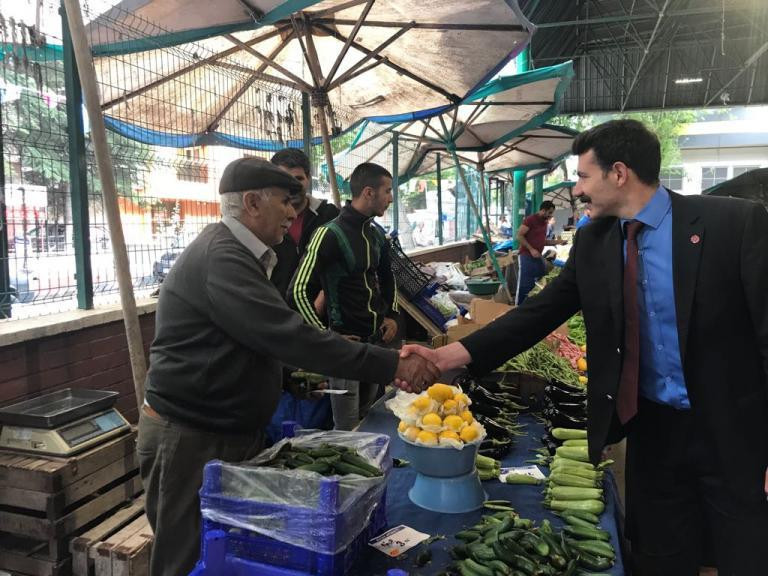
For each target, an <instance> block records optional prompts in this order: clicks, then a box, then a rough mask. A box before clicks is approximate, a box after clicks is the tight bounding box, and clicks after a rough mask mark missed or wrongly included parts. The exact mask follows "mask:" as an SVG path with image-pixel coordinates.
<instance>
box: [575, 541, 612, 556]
mask: <svg viewBox="0 0 768 576" xmlns="http://www.w3.org/2000/svg"><path fill="white" fill-rule="evenodd" d="M571 545H572V546H573V547H574V548H576V549H578V550H582V551H585V552H587V553H589V554H594V555H595V556H605V557H606V558H610V559H611V560H613V559H614V558H616V552H614V550H613V546H611V544H610V543H609V542H605V541H604V540H573V541H571Z"/></svg>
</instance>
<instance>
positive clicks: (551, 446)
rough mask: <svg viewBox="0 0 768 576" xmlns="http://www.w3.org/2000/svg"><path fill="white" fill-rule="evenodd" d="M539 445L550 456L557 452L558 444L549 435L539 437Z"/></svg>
mask: <svg viewBox="0 0 768 576" xmlns="http://www.w3.org/2000/svg"><path fill="white" fill-rule="evenodd" d="M541 443H542V444H543V445H544V447H545V448H546V449H547V452H549V454H550V456H551V455H552V454H554V453H555V450H557V447H558V443H557V441H556V440H555V438H554V437H553V436H550V435H549V434H542V435H541Z"/></svg>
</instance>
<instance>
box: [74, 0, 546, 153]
mask: <svg viewBox="0 0 768 576" xmlns="http://www.w3.org/2000/svg"><path fill="white" fill-rule="evenodd" d="M533 29H534V27H533V25H532V24H531V23H530V22H528V20H526V18H525V17H524V16H523V14H522V12H521V11H520V9H519V7H518V5H517V2H516V0H476V1H475V2H473V3H472V7H471V9H467V3H466V1H465V0H351V1H349V0H323V1H320V2H318V1H311V0H301V1H299V0H283V1H276V0H247V1H246V0H124V1H123V2H121V3H119V4H118V5H116V6H115V8H113V9H111V10H110V11H108V12H105V13H104V14H102V15H100V16H98V17H97V18H95V19H94V20H93V21H92V22H91V23H90V24H89V39H90V43H91V48H92V52H93V55H94V60H95V64H96V69H97V73H98V76H99V79H100V80H101V85H102V95H101V99H102V108H103V111H104V113H105V114H106V115H107V116H108V117H111V118H113V119H114V120H115V123H114V124H113V126H112V127H113V128H123V129H124V130H126V131H130V130H133V131H134V132H135V134H134V135H135V136H136V135H138V136H141V135H143V136H144V137H145V138H149V137H150V136H154V137H161V136H169V135H170V136H172V137H187V138H188V139H194V138H201V137H205V138H207V139H208V141H210V140H211V139H213V140H216V139H220V140H221V141H223V142H224V143H233V140H234V141H235V142H234V143H238V144H241V145H243V144H244V145H246V146H248V147H253V148H259V147H262V146H263V143H260V142H251V141H249V140H248V135H246V134H242V126H251V125H254V124H257V123H258V122H265V121H270V118H269V116H268V115H267V117H266V119H265V118H264V115H265V112H264V110H256V109H255V106H254V105H253V103H254V102H256V101H257V100H258V99H257V98H256V95H255V92H258V90H259V87H260V84H259V82H265V81H266V82H271V83H277V84H283V85H286V86H289V87H291V88H295V89H298V90H300V91H302V92H308V93H311V94H312V95H313V103H314V104H315V105H322V106H323V107H324V108H325V111H326V116H327V118H326V120H328V121H329V122H330V123H331V125H332V126H333V120H334V119H333V117H332V112H331V111H330V110H329V109H328V107H327V106H325V105H326V103H330V104H331V105H338V106H341V107H344V108H349V109H352V110H354V111H355V113H357V114H358V115H359V117H367V116H378V117H382V116H384V117H390V116H396V115H400V114H406V113H412V112H414V111H423V110H427V111H432V110H433V109H436V108H437V109H440V108H441V107H446V106H449V105H451V104H455V103H457V102H459V101H460V100H461V99H462V98H464V97H465V96H466V95H467V94H469V93H470V92H471V91H472V90H474V89H476V88H477V87H478V86H481V85H482V84H483V83H484V82H485V81H486V80H487V79H488V78H489V77H490V76H492V75H493V74H494V73H495V72H496V71H497V70H498V69H499V68H500V67H501V66H502V65H503V64H504V63H506V62H507V61H508V60H509V59H510V58H511V57H513V56H515V55H516V54H517V53H518V52H519V51H521V50H522V49H523V48H524V47H525V46H526V45H527V43H528V42H529V40H530V36H531V33H532V32H533ZM169 47H174V48H173V49H169ZM157 63H160V64H161V65H160V66H158V65H157ZM468 63H471V65H468ZM269 112H270V113H272V116H273V118H272V120H274V121H275V122H277V115H278V113H279V115H280V119H281V122H280V123H281V125H282V128H283V132H284V133H283V134H281V138H282V143H289V142H290V141H291V140H294V139H295V140H300V137H301V129H302V126H301V121H300V114H298V111H297V110H296V109H295V106H294V107H292V109H291V110H288V108H287V106H283V107H277V108H275V109H270V110H269ZM254 116H255V119H254ZM285 118H288V121H287V122H286V121H285V120H284V119H285ZM313 128H314V130H315V133H314V135H315V136H317V135H318V134H319V132H317V129H318V126H316V125H315V126H314V127H313ZM275 139H276V140H277V138H275Z"/></svg>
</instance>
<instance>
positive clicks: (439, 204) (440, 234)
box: [437, 154, 443, 246]
mask: <svg viewBox="0 0 768 576" xmlns="http://www.w3.org/2000/svg"><path fill="white" fill-rule="evenodd" d="M437 243H438V244H439V245H440V246H442V245H443V174H442V172H441V166H440V154H438V155H437Z"/></svg>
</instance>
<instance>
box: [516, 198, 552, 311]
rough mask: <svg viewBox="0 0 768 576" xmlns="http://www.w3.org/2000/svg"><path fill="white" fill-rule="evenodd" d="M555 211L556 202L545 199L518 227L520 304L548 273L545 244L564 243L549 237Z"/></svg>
mask: <svg viewBox="0 0 768 576" xmlns="http://www.w3.org/2000/svg"><path fill="white" fill-rule="evenodd" d="M554 213H555V204H554V203H553V202H551V201H549V200H544V202H542V203H541V206H539V211H538V212H536V213H535V214H531V215H530V216H527V217H526V218H525V219H524V220H523V223H522V224H521V225H520V228H518V229H517V235H516V238H517V242H518V244H519V245H520V251H519V253H518V256H517V262H518V271H517V295H516V296H515V302H516V303H517V305H518V306H519V305H520V304H522V303H523V302H524V301H525V299H526V297H527V296H528V292H530V291H531V290H532V289H533V286H534V284H536V280H538V279H539V278H541V277H542V276H544V274H546V267H545V265H544V260H543V259H542V257H541V251H542V250H543V249H544V246H556V245H558V244H564V242H563V241H562V240H555V239H554V238H552V239H549V238H547V226H548V223H549V219H550V218H552V215H553V214H554Z"/></svg>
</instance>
